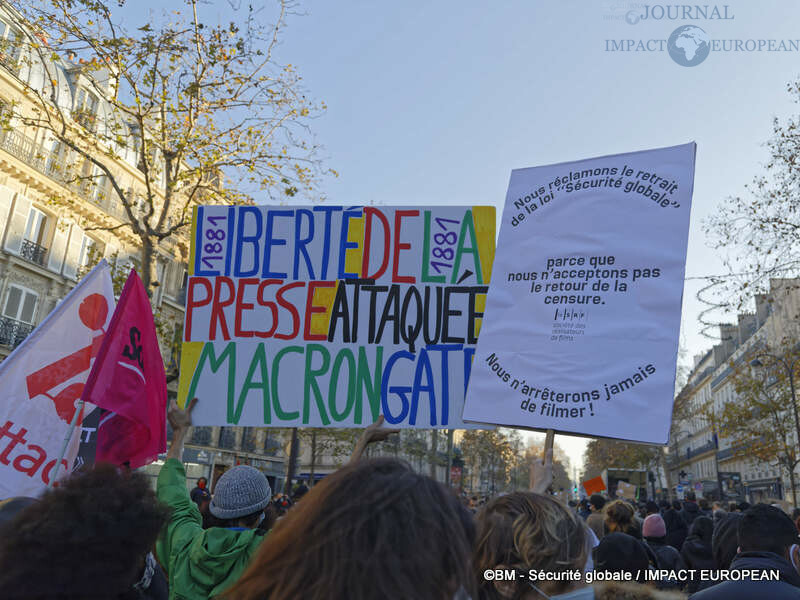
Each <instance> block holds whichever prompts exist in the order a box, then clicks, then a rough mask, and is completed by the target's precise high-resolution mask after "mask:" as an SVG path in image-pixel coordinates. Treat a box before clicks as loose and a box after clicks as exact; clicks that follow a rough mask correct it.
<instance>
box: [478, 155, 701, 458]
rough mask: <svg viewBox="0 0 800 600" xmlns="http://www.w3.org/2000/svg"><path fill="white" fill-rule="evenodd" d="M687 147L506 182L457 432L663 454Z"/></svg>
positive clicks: (679, 284) (536, 171)
mask: <svg viewBox="0 0 800 600" xmlns="http://www.w3.org/2000/svg"><path fill="white" fill-rule="evenodd" d="M695 148H696V146H695V144H694V143H691V144H686V145H682V146H674V147H670V148H662V149H658V150H649V151H644V152H633V153H629V154H618V155H614V156H605V157H601V158H594V159H588V160H582V161H577V162H571V163H562V164H557V165H549V166H546V167H535V168H530V169H519V170H515V171H513V172H512V173H511V181H510V183H509V188H508V194H507V196H506V204H505V211H504V212H503V220H502V224H501V228H500V237H499V240H498V247H497V251H496V255H495V263H494V272H493V275H494V276H493V281H492V285H491V289H490V292H489V296H488V299H487V306H486V311H485V316H484V323H483V326H482V329H481V336H480V339H479V341H478V347H477V351H476V355H475V361H474V365H473V368H472V375H471V379H470V383H469V389H468V394H467V401H466V404H465V407H464V420H465V421H473V420H474V421H480V422H484V423H495V424H501V425H509V426H512V427H513V426H521V427H530V428H537V429H555V430H557V431H563V432H573V433H579V434H586V435H591V436H598V437H610V438H619V439H625V440H632V441H639V442H649V443H661V444H663V443H666V442H667V440H668V438H669V427H670V421H671V415H672V399H673V398H672V396H673V388H674V381H675V369H676V359H677V351H678V331H679V327H680V312H681V298H682V294H683V278H684V271H685V263H686V244H687V240H688V233H689V213H690V208H691V199H692V185H693V180H694V157H695Z"/></svg>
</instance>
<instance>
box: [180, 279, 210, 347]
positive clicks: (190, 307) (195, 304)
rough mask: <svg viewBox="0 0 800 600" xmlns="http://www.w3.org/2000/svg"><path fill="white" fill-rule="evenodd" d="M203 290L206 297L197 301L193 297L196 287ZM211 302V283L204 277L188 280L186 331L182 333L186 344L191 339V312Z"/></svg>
mask: <svg viewBox="0 0 800 600" xmlns="http://www.w3.org/2000/svg"><path fill="white" fill-rule="evenodd" d="M198 285H199V286H200V287H203V288H205V290H206V297H205V298H203V299H202V300H198V299H197V298H196V297H195V293H196V292H195V288H196V286H198ZM209 302H211V282H210V281H209V280H208V279H206V278H205V277H192V278H190V279H189V289H188V290H186V329H184V331H183V341H184V342H188V341H190V340H191V339H192V311H194V309H195V308H199V307H201V306H206V305H207V304H208V303H209Z"/></svg>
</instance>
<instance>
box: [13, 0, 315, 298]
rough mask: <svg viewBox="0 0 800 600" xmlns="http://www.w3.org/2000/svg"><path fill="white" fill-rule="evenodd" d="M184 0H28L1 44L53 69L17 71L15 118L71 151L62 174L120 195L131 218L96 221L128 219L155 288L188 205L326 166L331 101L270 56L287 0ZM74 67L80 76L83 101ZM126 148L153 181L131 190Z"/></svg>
mask: <svg viewBox="0 0 800 600" xmlns="http://www.w3.org/2000/svg"><path fill="white" fill-rule="evenodd" d="M129 4H130V3H129ZM183 4H184V9H182V10H172V11H170V12H169V13H166V11H165V13H164V14H163V15H161V16H154V15H153V14H148V12H147V11H141V12H140V13H138V15H137V16H136V17H133V20H134V22H133V23H131V21H132V18H131V14H137V13H134V12H133V11H132V10H127V12H126V19H125V22H123V21H122V19H120V18H118V15H117V14H116V13H115V12H113V11H118V8H119V7H121V6H123V5H125V2H124V1H120V0H117V1H115V2H113V3H112V2H107V1H103V0H44V1H43V0H21V1H17V2H14V3H11V5H12V6H11V7H10V8H9V9H8V12H9V13H10V14H11V16H12V17H13V19H14V20H15V22H14V23H13V27H14V29H15V31H16V32H17V34H16V36H13V37H9V39H8V40H7V41H6V42H5V43H6V44H8V45H13V46H14V48H13V49H11V50H9V49H5V50H4V55H7V54H8V52H13V53H14V56H18V57H19V62H20V68H21V69H24V68H26V67H27V68H33V67H34V66H35V67H36V68H38V69H42V70H43V72H44V76H43V77H41V78H32V79H31V80H26V79H24V78H21V84H22V85H23V86H24V88H25V89H24V91H25V94H26V96H27V97H28V98H32V99H33V100H34V104H35V106H34V107H33V110H24V111H23V110H19V111H18V114H15V115H14V118H15V119H18V120H19V121H18V122H21V123H22V124H24V125H25V126H28V127H36V128H42V129H44V130H46V131H47V132H48V133H49V134H50V135H51V136H53V138H54V139H55V140H57V141H58V142H59V143H60V146H59V152H65V153H67V154H69V156H70V158H69V160H66V161H65V163H67V164H68V166H67V169H68V170H69V172H68V173H65V174H64V175H65V176H68V177H69V178H71V179H72V181H73V182H77V183H79V184H81V185H86V186H102V188H103V193H104V195H106V196H112V197H113V198H114V200H116V201H118V202H119V204H120V205H121V207H122V215H123V217H122V223H119V222H117V223H109V224H108V225H107V226H103V227H95V228H94V229H106V230H111V229H122V228H129V229H130V231H131V232H132V233H133V234H134V236H135V238H136V239H138V241H140V242H141V251H140V258H141V261H140V266H141V267H142V269H141V270H142V273H141V276H142V280H143V282H144V284H145V286H147V288H148V289H149V288H150V286H151V284H152V283H153V282H154V278H155V270H154V264H155V261H154V253H155V251H156V248H157V245H158V244H159V243H160V242H162V241H163V240H165V239H167V238H169V237H170V236H175V235H176V234H179V233H182V232H183V233H185V232H186V230H187V227H188V225H189V223H190V222H191V213H192V207H193V205H195V204H198V203H202V204H218V203H226V204H227V203H251V202H253V201H254V200H257V199H261V198H263V199H266V198H271V199H273V200H280V199H284V198H288V197H292V196H295V195H298V194H307V195H310V196H312V197H313V194H314V190H315V189H316V184H317V183H318V181H319V178H320V177H321V176H322V175H323V174H324V173H325V171H324V170H323V169H322V167H321V163H320V160H319V158H318V147H317V146H316V145H315V144H314V143H313V139H312V137H311V135H310V132H309V129H308V123H309V119H310V118H312V117H313V116H314V115H316V114H318V113H319V112H320V110H322V109H324V105H321V104H317V103H314V102H312V101H311V100H309V98H308V97H307V96H306V94H305V92H304V90H303V88H302V84H301V78H300V76H299V75H298V74H297V72H296V71H295V69H294V67H293V66H292V65H290V64H282V63H280V62H279V61H278V59H277V57H276V55H275V50H276V47H277V45H278V43H279V39H280V35H281V33H282V32H283V29H284V27H285V25H286V18H287V15H289V14H290V13H291V12H292V5H291V2H290V1H289V0H277V1H276V4H275V8H276V10H275V11H274V13H273V14H272V15H271V16H270V20H271V22H269V23H268V22H266V21H265V17H264V14H263V11H255V10H254V9H253V8H252V6H250V7H247V6H243V7H242V8H241V9H238V10H237V8H236V7H235V6H234V5H231V6H230V7H226V19H228V21H227V22H224V23H212V22H210V21H209V20H208V19H207V18H206V15H204V12H209V11H210V10H211V9H210V8H209V7H208V6H207V5H205V4H203V3H201V2H198V1H197V0H189V1H188V2H186V3H183ZM112 9H113V10H112ZM137 19H138V20H137ZM65 70H66V72H69V73H71V74H72V76H74V77H80V78H81V81H82V82H85V87H84V88H82V91H81V92H80V94H82V96H79V97H78V99H77V105H76V103H75V102H72V101H71V100H70V98H71V97H72V95H73V93H74V91H73V90H71V89H70V87H69V86H65V85H64V72H65ZM82 85H83V84H82ZM104 107H108V110H107V111H106V110H105V108H104ZM131 150H133V151H135V153H136V155H137V156H138V163H139V164H138V168H139V170H140V171H141V173H142V178H143V180H144V185H143V186H140V187H141V189H137V190H135V191H131V190H130V189H129V188H128V186H127V185H126V182H125V181H124V180H123V179H122V178H121V176H120V173H119V171H118V170H117V168H116V166H115V165H117V164H118V163H119V161H120V159H121V157H122V156H123V154H125V155H129V152H130V151H131Z"/></svg>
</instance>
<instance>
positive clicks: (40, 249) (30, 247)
mask: <svg viewBox="0 0 800 600" xmlns="http://www.w3.org/2000/svg"><path fill="white" fill-rule="evenodd" d="M19 255H20V256H21V257H22V258H24V259H25V260H29V261H31V262H32V263H36V264H37V265H42V266H44V263H45V260H46V259H47V248H45V247H44V246H40V245H39V244H37V243H36V242H32V241H30V240H22V246H21V247H20V249H19Z"/></svg>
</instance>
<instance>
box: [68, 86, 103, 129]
mask: <svg viewBox="0 0 800 600" xmlns="http://www.w3.org/2000/svg"><path fill="white" fill-rule="evenodd" d="M99 104H100V101H99V100H98V98H97V96H96V95H95V94H93V93H92V92H90V91H89V90H86V89H83V88H81V89H80V90H78V98H77V100H76V102H75V112H74V113H73V116H74V118H75V120H76V121H77V122H78V123H80V124H81V125H83V126H84V127H85V128H86V129H88V130H89V131H94V129H95V125H96V124H97V107H98V106H99Z"/></svg>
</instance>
